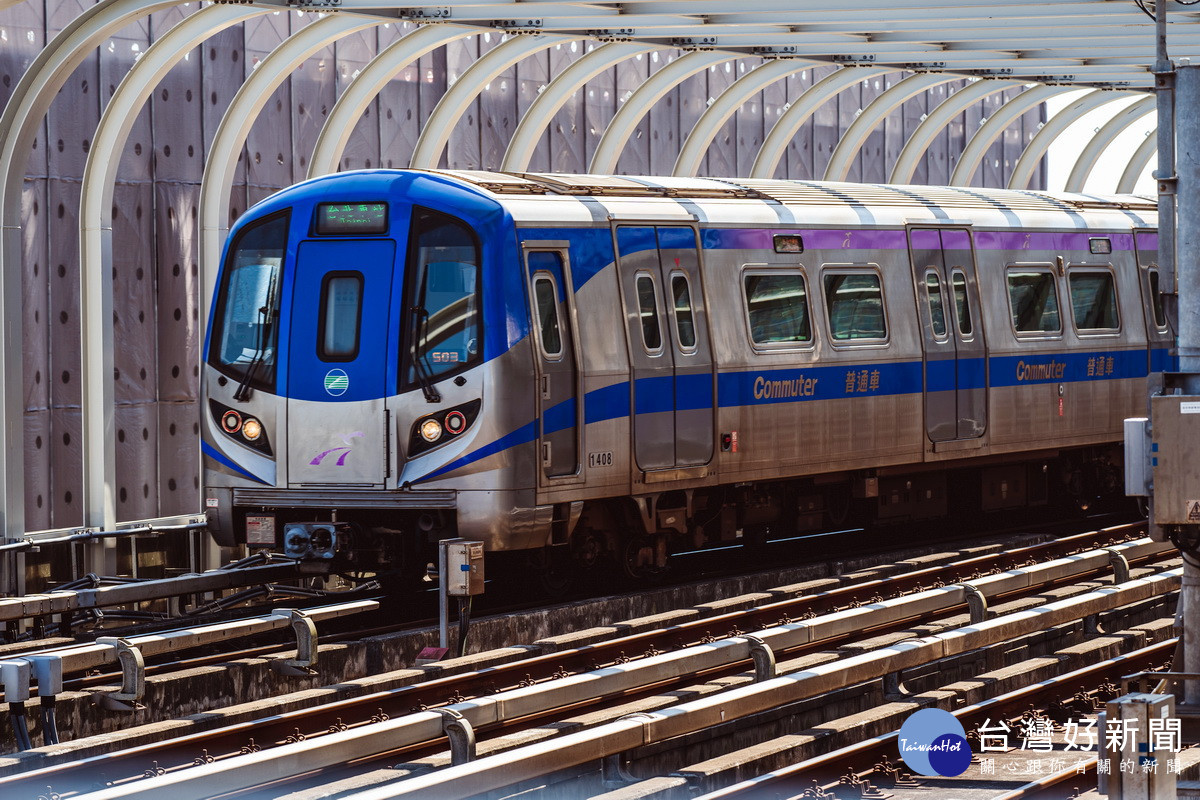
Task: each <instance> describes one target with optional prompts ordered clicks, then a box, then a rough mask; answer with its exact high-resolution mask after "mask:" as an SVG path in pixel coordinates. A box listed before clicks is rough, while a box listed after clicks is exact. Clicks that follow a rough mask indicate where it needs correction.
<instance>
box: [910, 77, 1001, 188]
mask: <svg viewBox="0 0 1200 800" xmlns="http://www.w3.org/2000/svg"><path fill="white" fill-rule="evenodd" d="M1020 85H1021V84H1020V83H1018V82H1017V81H997V80H978V81H975V82H974V83H970V84H967V85H966V86H964V87H963V88H961V89H959V90H958V91H957V92H955V93H954V94H952V95H950V96H949V97H947V98H946V99H945V100H943V101H942V102H940V103H938V105H937V108H935V109H934V110H933V111H930V112H929V113H928V114H927V115H926V116H925V119H923V120H921V124H920V125H918V126H917V128H916V130H914V131H913V132H912V135H911V136H909V137H908V141H907V142H905V143H904V147H903V148H901V150H900V155H899V156H898V157H897V158H896V163H895V165H894V166H893V167H892V171H891V172H890V173H889V174H888V183H912V179H913V175H915V174H916V172H917V165H918V164H920V163H921V159H922V158H924V156H925V153H926V151H927V150H929V147H930V145H932V144H933V140H934V139H936V138H937V137H938V134H940V133H941V132H942V131H944V130H945V129H946V126H947V125H949V124H950V123H951V122H953V121H954V118H955V117H957V116H958V115H959V114H961V113H963V112H964V111H966V110H967V109H968V108H970V107H971V106H973V105H975V104H976V103H978V102H979V101H981V100H983V98H985V97H989V96H991V95H993V94H995V93H996V92H1002V91H1004V90H1005V89H1010V88H1012V87H1013V86H1020Z"/></svg>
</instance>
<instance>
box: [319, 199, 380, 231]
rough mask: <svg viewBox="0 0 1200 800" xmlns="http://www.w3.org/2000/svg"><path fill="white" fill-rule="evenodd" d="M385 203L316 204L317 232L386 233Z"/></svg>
mask: <svg viewBox="0 0 1200 800" xmlns="http://www.w3.org/2000/svg"><path fill="white" fill-rule="evenodd" d="M387 229H388V207H387V203H321V204H319V205H318V206H317V234H318V235H320V236H347V235H353V234H370V233H387Z"/></svg>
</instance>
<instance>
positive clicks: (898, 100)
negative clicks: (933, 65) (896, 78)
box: [823, 73, 958, 181]
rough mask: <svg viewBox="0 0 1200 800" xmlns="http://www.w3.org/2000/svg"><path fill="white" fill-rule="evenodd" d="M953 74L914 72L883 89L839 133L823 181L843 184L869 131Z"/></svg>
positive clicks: (950, 77) (951, 78) (955, 78)
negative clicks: (844, 130) (906, 102)
mask: <svg viewBox="0 0 1200 800" xmlns="http://www.w3.org/2000/svg"><path fill="white" fill-rule="evenodd" d="M957 79H958V78H957V76H955V75H945V74H942V73H918V74H916V75H910V76H908V77H907V78H905V79H904V80H902V81H900V82H899V83H897V84H895V85H894V86H891V87H890V88H888V89H886V90H885V91H884V92H883V93H882V94H880V95H879V96H878V97H876V98H875V99H874V100H872V101H871V102H870V103H868V104H867V107H866V108H864V109H863V110H862V113H860V114H859V115H858V118H857V119H855V120H854V122H852V123H850V127H849V128H847V129H846V132H845V133H843V134H842V138H841V140H840V141H838V143H837V146H836V147H835V148H834V149H833V153H832V155H830V157H829V163H828V164H827V165H826V166H825V174H824V178H823V179H824V180H827V181H844V180H846V176H847V175H848V174H849V173H850V166H851V165H852V164H853V163H854V159H855V157H856V156H857V155H858V154H859V152H860V151H861V150H862V148H863V145H864V144H866V142H867V137H868V136H870V135H871V131H873V130H875V128H876V127H878V126H879V124H880V123H881V122H883V120H884V118H886V117H887V115H888V114H890V113H892V112H893V111H895V110H896V109H897V108H899V107H900V106H901V105H902V104H903V103H904V101H905V100H908V99H909V98H910V97H913V96H914V95H918V94H920V93H921V92H924V91H925V90H927V89H931V88H933V87H934V86H937V85H938V84H939V83H949V82H950V81H952V80H957Z"/></svg>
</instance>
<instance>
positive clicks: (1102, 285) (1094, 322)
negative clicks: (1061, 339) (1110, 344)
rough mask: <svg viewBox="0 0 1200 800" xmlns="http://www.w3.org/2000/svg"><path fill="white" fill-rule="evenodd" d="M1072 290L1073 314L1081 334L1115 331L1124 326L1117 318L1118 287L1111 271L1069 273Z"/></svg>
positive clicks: (1068, 282)
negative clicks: (1082, 332)
mask: <svg viewBox="0 0 1200 800" xmlns="http://www.w3.org/2000/svg"><path fill="white" fill-rule="evenodd" d="M1067 285H1068V286H1069V287H1070V290H1071V314H1072V316H1074V318H1075V328H1076V330H1081V331H1105V330H1107V331H1113V330H1116V329H1118V328H1120V327H1121V318H1120V317H1119V316H1118V315H1117V287H1116V285H1115V283H1114V282H1113V276H1112V273H1111V272H1107V271H1104V272H1083V271H1079V270H1072V271H1071V272H1070V273H1068V274H1067Z"/></svg>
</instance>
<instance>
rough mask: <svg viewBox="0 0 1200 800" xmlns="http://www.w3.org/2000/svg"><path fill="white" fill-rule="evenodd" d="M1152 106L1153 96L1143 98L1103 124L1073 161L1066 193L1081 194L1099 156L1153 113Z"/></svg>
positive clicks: (1153, 102)
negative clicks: (1139, 121)
mask: <svg viewBox="0 0 1200 800" xmlns="http://www.w3.org/2000/svg"><path fill="white" fill-rule="evenodd" d="M1154 105H1155V97H1154V95H1150V96H1149V97H1143V98H1142V99H1141V100H1138V101H1136V102H1133V103H1130V104H1129V105H1127V106H1125V108H1123V109H1121V110H1120V111H1118V112H1117V113H1116V114H1115V115H1113V118H1112V119H1110V120H1109V121H1108V122H1106V123H1104V125H1103V126H1101V128H1100V130H1098V131H1096V135H1095V136H1093V137H1092V138H1091V139H1090V140H1089V141H1088V143H1087V144H1086V145H1085V146H1084V148H1083V150H1081V151H1080V153H1079V157H1078V158H1077V159H1075V166H1073V167H1071V174H1070V176H1069V177H1068V178H1067V185H1066V187H1065V188H1066V191H1068V192H1082V191H1083V187H1084V185H1085V184H1086V183H1087V179H1088V178H1089V177H1090V176H1091V174H1092V170H1093V169H1095V167H1096V162H1098V161H1099V160H1100V156H1101V155H1103V154H1104V151H1105V150H1106V149H1108V146H1109V145H1110V144H1112V143H1113V140H1114V139H1116V138H1117V137H1118V136H1120V135H1121V134H1122V133H1124V132H1125V131H1126V130H1128V129H1129V126H1130V125H1132V124H1133V123H1135V122H1137V121H1138V120H1139V119H1141V118H1142V117H1144V116H1146V115H1147V114H1149V113H1150V112H1152V111H1154Z"/></svg>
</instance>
